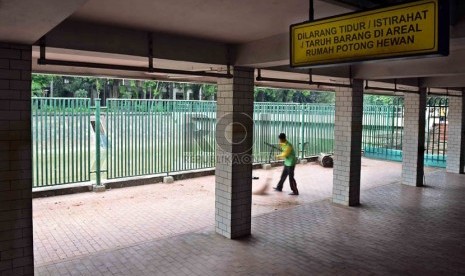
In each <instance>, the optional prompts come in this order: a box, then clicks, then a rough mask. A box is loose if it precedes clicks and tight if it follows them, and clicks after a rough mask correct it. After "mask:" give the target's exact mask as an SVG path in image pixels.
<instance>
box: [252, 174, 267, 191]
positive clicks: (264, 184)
mask: <svg viewBox="0 0 465 276" xmlns="http://www.w3.org/2000/svg"><path fill="white" fill-rule="evenodd" d="M270 182H271V177H267V178H266V180H265V183H263V185H262V186H261V187H260V188H258V189H257V190H255V191H253V192H252V194H254V195H266V194H267V191H268V189H269V188H270Z"/></svg>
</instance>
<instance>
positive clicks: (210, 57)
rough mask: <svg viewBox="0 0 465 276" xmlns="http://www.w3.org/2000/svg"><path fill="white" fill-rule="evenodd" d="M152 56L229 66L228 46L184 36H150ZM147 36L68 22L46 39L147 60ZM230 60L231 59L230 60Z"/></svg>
mask: <svg viewBox="0 0 465 276" xmlns="http://www.w3.org/2000/svg"><path fill="white" fill-rule="evenodd" d="M150 35H151V36H152V40H153V57H154V58H160V59H169V60H179V61H188V62H199V63H208V64H228V63H229V58H230V57H229V46H228V45H226V44H224V43H220V42H215V41H209V40H204V39H196V38H191V37H185V36H178V35H170V34H162V33H151V34H150ZM148 37H149V33H148V32H144V31H138V30H132V29H126V28H119V27H113V26H106V25H101V24H90V23H84V22H78V21H67V22H64V23H63V24H61V25H60V26H58V27H57V28H55V29H54V30H52V31H51V32H50V33H48V34H47V36H46V45H47V46H48V47H54V48H61V49H70V50H82V51H92V52H101V53H110V54H121V55H129V56H138V57H148V53H149V39H148ZM231 59H232V58H231Z"/></svg>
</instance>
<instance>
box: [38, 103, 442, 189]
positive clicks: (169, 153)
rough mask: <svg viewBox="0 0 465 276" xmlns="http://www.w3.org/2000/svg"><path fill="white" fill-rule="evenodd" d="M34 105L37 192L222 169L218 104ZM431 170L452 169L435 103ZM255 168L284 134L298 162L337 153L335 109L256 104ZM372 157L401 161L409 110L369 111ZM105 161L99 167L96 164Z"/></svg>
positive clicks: (367, 140)
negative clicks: (103, 180)
mask: <svg viewBox="0 0 465 276" xmlns="http://www.w3.org/2000/svg"><path fill="white" fill-rule="evenodd" d="M95 103H96V104H95V106H91V101H90V99H76V98H72V99H67V98H33V101H32V111H33V112H32V126H33V158H34V161H33V163H34V166H33V171H34V187H40V186H51V185H59V184H66V183H76V182H85V181H90V180H95V181H96V182H97V183H100V179H101V177H102V176H103V177H104V178H107V179H115V178H122V177H132V176H141V175H151V174H160V173H170V172H178V171H190V170H198V169H205V168H212V167H214V166H215V145H216V143H215V124H216V103H215V102H211V101H171V100H127V99H108V100H107V102H106V103H107V106H106V107H100V101H99V100H96V101H95ZM426 112H427V113H426V115H427V129H425V132H426V137H427V138H426V152H425V163H426V164H427V165H434V166H445V161H446V151H447V101H445V100H443V99H437V98H432V99H430V100H429V101H428V108H427V111H426ZM253 119H254V146H253V155H254V162H256V163H265V162H270V160H271V159H273V157H274V155H275V154H276V152H275V150H274V149H273V148H271V147H269V146H268V145H266V143H271V144H276V142H277V141H276V140H277V139H276V136H277V134H279V133H280V132H285V133H286V134H287V135H288V136H289V139H290V141H291V142H292V143H293V144H294V146H295V148H296V150H297V152H298V155H299V157H301V158H302V157H310V156H315V155H317V154H319V153H321V152H326V153H330V152H332V150H333V143H334V106H333V105H324V104H287V103H282V104H278V103H255V106H254V118H253ZM363 124H364V128H363V151H364V154H365V156H367V157H372V158H379V159H388V160H397V161H400V160H402V150H401V149H402V135H403V106H402V102H395V103H394V104H393V105H367V106H365V107H364V117H363ZM97 160H98V161H97Z"/></svg>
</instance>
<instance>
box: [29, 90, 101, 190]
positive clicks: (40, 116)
mask: <svg viewBox="0 0 465 276" xmlns="http://www.w3.org/2000/svg"><path fill="white" fill-rule="evenodd" d="M90 119H91V109H90V99H52V98H34V99H33V101H32V140H33V142H32V146H33V151H32V152H33V156H32V158H33V178H34V186H35V187H36V186H50V185H56V184H66V183H76V182H84V181H89V180H90V170H91V169H90V168H91V160H94V158H92V157H93V152H92V151H91V144H92V143H93V141H94V139H93V137H92V132H91V129H90V121H91V120H90Z"/></svg>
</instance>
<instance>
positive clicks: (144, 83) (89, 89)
mask: <svg viewBox="0 0 465 276" xmlns="http://www.w3.org/2000/svg"><path fill="white" fill-rule="evenodd" d="M52 82H53V96H54V97H77V93H78V94H79V97H89V96H92V97H95V96H97V97H100V98H113V97H116V98H123V99H172V97H173V89H178V90H181V91H184V99H186V96H187V95H186V93H187V92H188V91H192V97H190V99H191V100H210V101H214V100H216V93H217V86H216V85H213V84H195V83H172V82H161V81H154V80H122V79H102V78H92V77H74V76H59V75H41V74H33V76H32V87H31V88H32V94H33V95H34V96H37V97H47V96H50V95H52V93H51V92H50V90H51V86H52ZM84 92H85V95H84ZM254 97H255V101H256V102H293V103H326V104H334V101H335V93H334V92H324V91H309V90H294V89H277V88H269V87H256V88H255V91H254ZM399 99H401V98H398V97H390V96H379V95H366V96H365V99H364V100H365V104H370V105H388V104H395V103H400V102H399Z"/></svg>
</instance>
